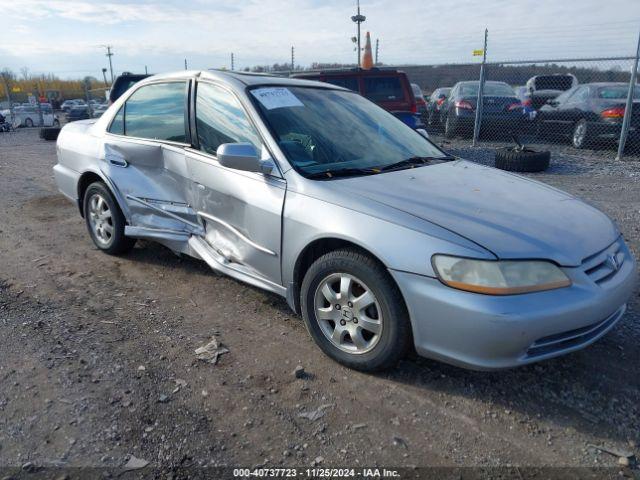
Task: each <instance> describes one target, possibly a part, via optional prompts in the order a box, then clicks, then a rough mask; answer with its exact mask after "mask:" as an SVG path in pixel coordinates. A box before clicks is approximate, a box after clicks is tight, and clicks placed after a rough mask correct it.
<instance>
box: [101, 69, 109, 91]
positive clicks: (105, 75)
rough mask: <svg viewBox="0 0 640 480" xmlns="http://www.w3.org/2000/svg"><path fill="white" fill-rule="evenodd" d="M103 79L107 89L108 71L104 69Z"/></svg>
mask: <svg viewBox="0 0 640 480" xmlns="http://www.w3.org/2000/svg"><path fill="white" fill-rule="evenodd" d="M102 78H104V86H105V87H107V86H108V85H107V69H106V68H103V69H102Z"/></svg>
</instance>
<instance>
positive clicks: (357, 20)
mask: <svg viewBox="0 0 640 480" xmlns="http://www.w3.org/2000/svg"><path fill="white" fill-rule="evenodd" d="M366 19H367V17H365V16H364V15H361V14H360V0H358V13H357V15H354V16H353V17H351V20H352V21H353V22H354V23H356V24H358V68H360V24H361V23H362V22H364V21H365V20H366Z"/></svg>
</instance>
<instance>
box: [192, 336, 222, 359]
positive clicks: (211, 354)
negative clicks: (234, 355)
mask: <svg viewBox="0 0 640 480" xmlns="http://www.w3.org/2000/svg"><path fill="white" fill-rule="evenodd" d="M225 353H229V350H228V349H227V348H225V347H223V346H222V345H218V340H217V339H216V337H211V341H210V342H209V343H207V344H206V345H204V346H202V347H200V348H197V349H196V351H195V354H196V358H197V359H198V360H202V361H204V362H208V363H210V364H212V365H215V364H216V363H218V358H219V357H220V355H223V354H225Z"/></svg>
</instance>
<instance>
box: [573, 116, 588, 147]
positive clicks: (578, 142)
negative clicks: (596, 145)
mask: <svg viewBox="0 0 640 480" xmlns="http://www.w3.org/2000/svg"><path fill="white" fill-rule="evenodd" d="M586 136H587V124H586V123H585V122H578V124H577V125H576V128H575V129H574V130H573V146H574V147H576V148H581V147H582V146H583V145H584V139H585V138H586Z"/></svg>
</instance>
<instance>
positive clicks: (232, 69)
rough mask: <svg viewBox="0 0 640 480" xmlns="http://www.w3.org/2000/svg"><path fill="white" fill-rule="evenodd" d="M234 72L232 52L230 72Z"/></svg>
mask: <svg viewBox="0 0 640 480" xmlns="http://www.w3.org/2000/svg"><path fill="white" fill-rule="evenodd" d="M234 70H235V62H234V59H233V52H231V71H232V72H233V71H234Z"/></svg>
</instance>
